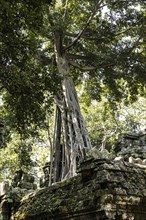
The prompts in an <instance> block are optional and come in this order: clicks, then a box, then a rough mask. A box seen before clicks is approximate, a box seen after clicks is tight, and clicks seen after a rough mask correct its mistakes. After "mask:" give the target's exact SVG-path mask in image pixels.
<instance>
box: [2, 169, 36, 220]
mask: <svg viewBox="0 0 146 220" xmlns="http://www.w3.org/2000/svg"><path fill="white" fill-rule="evenodd" d="M34 180H35V179H34V177H33V176H32V175H30V174H27V173H25V172H23V171H22V170H21V169H20V170H17V171H16V172H15V175H14V178H13V180H12V183H11V185H10V184H9V182H7V181H4V182H2V183H0V203H1V216H2V220H10V219H11V213H12V211H13V210H14V209H15V207H17V205H18V204H19V203H20V200H21V198H22V197H23V196H25V195H26V194H28V193H30V192H32V191H34V190H36V188H37V185H36V184H35V183H34ZM0 220H1V217H0Z"/></svg>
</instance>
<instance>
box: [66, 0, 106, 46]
mask: <svg viewBox="0 0 146 220" xmlns="http://www.w3.org/2000/svg"><path fill="white" fill-rule="evenodd" d="M102 2H103V0H101V1H100V2H99V4H98V6H99V5H100V4H101V3H102ZM98 6H97V7H95V9H94V11H93V12H92V14H91V15H90V17H89V19H88V20H87V22H86V24H85V26H84V28H83V29H82V30H81V31H80V33H79V34H78V35H77V37H76V38H75V39H74V40H73V41H72V43H71V44H70V45H68V46H67V47H65V50H68V49H70V48H71V47H72V46H74V44H75V43H76V42H77V41H78V40H79V39H80V38H81V37H82V35H83V33H84V32H85V31H86V29H87V27H88V25H89V24H90V22H91V21H92V19H93V18H94V16H95V13H96V12H97V10H98V9H99V8H100V7H98ZM102 7H103V6H102Z"/></svg>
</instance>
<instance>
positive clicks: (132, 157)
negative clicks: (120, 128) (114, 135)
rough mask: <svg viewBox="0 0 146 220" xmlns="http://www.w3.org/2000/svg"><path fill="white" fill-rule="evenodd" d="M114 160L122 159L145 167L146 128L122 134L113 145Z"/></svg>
mask: <svg viewBox="0 0 146 220" xmlns="http://www.w3.org/2000/svg"><path fill="white" fill-rule="evenodd" d="M115 153H116V155H117V157H116V158H115V160H124V161H127V162H130V163H134V164H136V165H138V166H141V167H144V168H145V167H146V129H145V130H143V131H141V132H139V133H137V134H136V133H134V134H126V135H123V136H122V137H121V138H120V139H119V141H118V142H117V144H116V145H115Z"/></svg>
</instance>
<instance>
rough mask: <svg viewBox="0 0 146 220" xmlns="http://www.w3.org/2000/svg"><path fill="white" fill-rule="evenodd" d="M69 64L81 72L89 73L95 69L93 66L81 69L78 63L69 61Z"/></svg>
mask: <svg viewBox="0 0 146 220" xmlns="http://www.w3.org/2000/svg"><path fill="white" fill-rule="evenodd" d="M69 64H70V65H72V66H74V67H77V68H78V69H80V70H82V71H91V70H95V69H96V67H94V66H85V67H82V66H80V65H79V64H78V63H75V62H72V61H69Z"/></svg>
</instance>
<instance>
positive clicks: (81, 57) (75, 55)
mask: <svg viewBox="0 0 146 220" xmlns="http://www.w3.org/2000/svg"><path fill="white" fill-rule="evenodd" d="M66 55H67V57H68V58H70V59H79V60H88V59H89V57H87V56H82V55H77V54H71V53H67V54H66Z"/></svg>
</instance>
